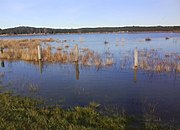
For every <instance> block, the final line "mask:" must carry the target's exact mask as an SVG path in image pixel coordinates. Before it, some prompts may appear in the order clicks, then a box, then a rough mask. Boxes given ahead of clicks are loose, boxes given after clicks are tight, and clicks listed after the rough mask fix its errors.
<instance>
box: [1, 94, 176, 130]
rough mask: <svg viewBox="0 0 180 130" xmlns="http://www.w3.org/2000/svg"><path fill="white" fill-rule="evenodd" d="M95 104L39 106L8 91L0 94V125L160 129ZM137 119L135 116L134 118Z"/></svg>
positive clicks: (35, 129) (13, 129) (37, 129)
mask: <svg viewBox="0 0 180 130" xmlns="http://www.w3.org/2000/svg"><path fill="white" fill-rule="evenodd" d="M97 107H99V104H96V103H90V104H89V105H88V106H87V107H74V108H71V109H62V108H60V107H59V106H54V107H42V102H40V101H37V100H34V99H31V98H27V97H20V96H13V95H12V94H10V93H2V94H0V113H1V114H0V129H6V130H57V129H59V130H127V129H129V130H133V129H138V130H140V129H143V130H145V129H147V130H164V129H173V128H172V127H163V125H160V124H158V123H152V124H151V122H149V121H148V122H149V123H148V122H146V123H144V125H142V126H141V127H138V126H136V125H132V124H133V123H132V122H134V121H137V120H136V118H130V117H127V116H125V115H105V114H103V113H102V112H99V111H97ZM138 120H139V119H138Z"/></svg>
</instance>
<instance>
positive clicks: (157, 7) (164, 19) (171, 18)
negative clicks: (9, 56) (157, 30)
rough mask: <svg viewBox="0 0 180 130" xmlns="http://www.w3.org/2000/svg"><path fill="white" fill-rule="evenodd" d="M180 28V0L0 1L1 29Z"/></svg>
mask: <svg viewBox="0 0 180 130" xmlns="http://www.w3.org/2000/svg"><path fill="white" fill-rule="evenodd" d="M133 25H134V26H137V25H138V26H153V25H180V0H0V28H9V27H16V26H34V27H52V28H79V27H104V26H133Z"/></svg>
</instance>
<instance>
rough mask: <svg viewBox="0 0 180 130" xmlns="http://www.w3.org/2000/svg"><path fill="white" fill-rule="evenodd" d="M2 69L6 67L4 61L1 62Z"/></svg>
mask: <svg viewBox="0 0 180 130" xmlns="http://www.w3.org/2000/svg"><path fill="white" fill-rule="evenodd" d="M1 67H2V68H4V67H5V64H4V61H3V60H2V61H1Z"/></svg>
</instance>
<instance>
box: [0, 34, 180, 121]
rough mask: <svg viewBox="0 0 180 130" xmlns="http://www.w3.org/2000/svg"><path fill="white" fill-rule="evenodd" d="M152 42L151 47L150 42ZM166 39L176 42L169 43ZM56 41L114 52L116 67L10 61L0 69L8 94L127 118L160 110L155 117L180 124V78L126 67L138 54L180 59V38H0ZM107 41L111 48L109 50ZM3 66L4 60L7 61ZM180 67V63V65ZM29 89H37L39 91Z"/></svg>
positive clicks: (125, 36) (121, 36)
mask: <svg viewBox="0 0 180 130" xmlns="http://www.w3.org/2000/svg"><path fill="white" fill-rule="evenodd" d="M147 37H149V38H151V39H152V40H151V41H149V42H146V41H144V39H145V38H147ZM165 37H170V39H169V40H165ZM11 38H12V39H24V38H53V39H58V40H64V39H66V40H67V43H61V44H59V43H49V44H50V45H51V46H54V47H58V46H64V45H66V44H68V45H70V48H71V47H73V46H74V44H78V45H79V47H80V48H89V49H91V50H93V51H95V52H98V53H99V54H104V53H105V52H106V51H109V52H111V53H112V55H113V57H114V59H115V63H114V64H113V65H112V66H109V67H102V68H100V69H97V68H96V67H95V66H83V65H81V64H59V63H56V64H50V63H42V64H41V65H39V64H38V63H29V62H24V61H4V67H1V68H0V73H4V76H1V77H0V81H1V84H3V85H4V86H5V88H4V89H5V90H12V91H13V92H16V93H18V94H21V95H25V96H31V97H36V98H43V99H45V100H46V102H47V103H48V104H50V105H52V104H61V105H62V106H64V107H70V106H77V105H80V106H85V105H87V104H89V102H92V101H95V102H98V103H100V104H101V106H109V107H111V108H112V109H114V110H117V109H118V110H120V111H122V110H125V111H126V113H129V114H135V115H143V114H145V113H146V112H147V110H146V108H147V107H150V106H154V107H155V113H156V114H157V115H158V116H159V117H161V118H162V119H164V120H174V121H176V122H179V121H180V102H179V100H180V73H176V72H174V71H173V72H161V73H158V72H154V71H145V70H142V69H139V70H137V71H135V70H133V69H132V67H133V61H127V62H129V63H127V64H125V67H124V68H122V67H121V64H122V63H123V60H124V58H125V57H126V56H130V59H133V55H131V54H132V52H133V50H134V49H135V48H136V47H137V48H138V50H143V49H147V50H148V49H155V50H158V51H159V52H160V53H161V52H162V53H164V54H166V53H177V54H180V33H132V34H69V35H67V34H63V35H59V34H58V35H46V36H11V37H0V39H11ZM104 41H108V42H109V44H107V45H105V44H104ZM1 62H2V60H1ZM177 62H179V61H177ZM29 86H35V87H37V90H36V91H35V92H34V91H32V90H31V89H30V87H29Z"/></svg>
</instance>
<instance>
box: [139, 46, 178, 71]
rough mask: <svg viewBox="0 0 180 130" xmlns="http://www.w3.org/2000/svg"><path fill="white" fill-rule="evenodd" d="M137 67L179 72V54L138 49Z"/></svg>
mask: <svg viewBox="0 0 180 130" xmlns="http://www.w3.org/2000/svg"><path fill="white" fill-rule="evenodd" d="M139 52H140V53H139V54H140V55H139V68H141V69H143V70H149V71H156V72H174V71H175V72H180V59H179V58H178V57H179V56H180V54H178V53H169V54H168V53H165V52H158V51H157V50H154V49H151V50H142V51H139Z"/></svg>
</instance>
